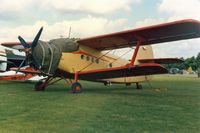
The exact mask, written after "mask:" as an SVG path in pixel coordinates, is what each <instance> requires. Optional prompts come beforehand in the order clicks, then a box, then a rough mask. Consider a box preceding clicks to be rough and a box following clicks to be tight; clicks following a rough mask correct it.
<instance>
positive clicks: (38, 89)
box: [35, 81, 45, 91]
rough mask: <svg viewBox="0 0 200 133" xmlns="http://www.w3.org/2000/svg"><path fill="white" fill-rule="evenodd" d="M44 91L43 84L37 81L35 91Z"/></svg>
mask: <svg viewBox="0 0 200 133" xmlns="http://www.w3.org/2000/svg"><path fill="white" fill-rule="evenodd" d="M43 90H45V86H44V82H42V81H39V82H37V83H36V84H35V91H43Z"/></svg>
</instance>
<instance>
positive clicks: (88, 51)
mask: <svg viewBox="0 0 200 133" xmlns="http://www.w3.org/2000/svg"><path fill="white" fill-rule="evenodd" d="M133 52H134V51H133ZM130 58H131V57H130ZM147 58H153V51H152V47H151V46H145V47H140V49H139V51H138V54H137V58H136V61H135V63H134V64H135V65H138V64H139V62H138V59H147ZM129 63H130V61H127V60H125V59H122V58H119V57H117V56H114V55H111V54H108V52H101V51H98V50H96V49H92V48H90V47H87V46H84V45H80V47H79V50H78V51H76V52H73V53H62V57H61V60H60V63H59V66H58V69H60V70H63V71H65V72H68V73H75V72H79V71H81V72H83V71H90V70H98V69H105V68H114V67H120V66H124V65H126V64H129ZM150 78H151V77H150V76H137V77H123V78H112V79H106V78H105V79H103V80H98V81H100V82H102V81H107V82H113V83H135V82H142V81H146V80H149V79H150Z"/></svg>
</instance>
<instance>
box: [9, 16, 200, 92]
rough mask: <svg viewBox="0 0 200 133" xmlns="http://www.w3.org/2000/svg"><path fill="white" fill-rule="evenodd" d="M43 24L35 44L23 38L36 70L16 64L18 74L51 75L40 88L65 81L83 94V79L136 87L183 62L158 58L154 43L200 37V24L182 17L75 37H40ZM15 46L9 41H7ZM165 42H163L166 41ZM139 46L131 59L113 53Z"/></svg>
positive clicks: (31, 63) (73, 89)
mask: <svg viewBox="0 0 200 133" xmlns="http://www.w3.org/2000/svg"><path fill="white" fill-rule="evenodd" d="M42 30H43V28H41V29H40V30H39V32H38V33H37V35H36V37H35V38H34V40H33V41H32V42H29V43H27V42H26V41H25V40H24V39H23V38H22V37H20V36H19V37H18V39H19V41H20V43H14V44H12V45H13V46H16V45H20V44H21V45H22V46H23V47H24V51H25V53H26V58H25V59H24V61H23V62H22V63H24V62H27V63H28V64H29V65H30V66H31V67H32V68H33V69H32V70H25V69H22V68H21V67H19V68H13V69H12V70H14V71H17V72H23V73H29V74H37V75H43V76H47V78H46V79H45V80H43V81H39V82H38V83H36V85H35V90H36V91H42V90H44V89H45V88H46V87H47V86H48V85H50V84H52V83H55V82H57V81H58V80H61V79H64V80H65V81H66V83H67V84H69V85H70V87H71V91H72V92H73V93H79V92H82V90H83V88H82V86H81V84H80V83H79V80H86V81H93V82H102V83H104V84H105V85H107V84H109V83H120V84H126V85H130V84H131V83H136V86H137V88H138V89H139V88H141V87H142V86H141V84H139V83H141V82H144V81H147V80H150V79H151V78H152V75H157V74H166V73H168V71H167V69H166V68H164V67H163V65H162V64H168V63H178V62H182V61H181V60H179V59H177V58H154V56H153V49H152V47H151V45H153V44H158V43H164V42H172V41H178V40H184V39H192V38H198V37H200V22H199V21H197V20H191V19H187V20H181V21H175V22H170V23H164V24H160V25H153V26H148V27H143V28H138V29H133V30H127V31H122V32H117V33H112V34H105V35H100V36H95V37H89V38H83V39H79V40H74V39H70V38H59V39H53V40H50V41H41V40H39V38H40V36H41V33H42ZM7 45H9V44H7ZM160 45H162V44H160ZM127 47H131V48H133V50H132V51H133V55H132V57H131V60H125V59H122V58H120V57H117V56H114V55H112V54H110V53H109V52H110V51H111V50H114V49H120V48H127Z"/></svg>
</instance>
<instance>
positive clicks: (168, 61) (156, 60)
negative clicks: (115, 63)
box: [138, 58, 184, 64]
mask: <svg viewBox="0 0 200 133" xmlns="http://www.w3.org/2000/svg"><path fill="white" fill-rule="evenodd" d="M138 61H139V62H140V63H157V64H174V63H183V62H184V61H183V60H181V59H178V58H154V59H140V60H138Z"/></svg>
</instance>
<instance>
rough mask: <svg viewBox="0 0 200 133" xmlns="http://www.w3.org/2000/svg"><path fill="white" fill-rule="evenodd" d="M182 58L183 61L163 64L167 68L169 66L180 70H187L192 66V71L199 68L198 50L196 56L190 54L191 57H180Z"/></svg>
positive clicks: (199, 55) (199, 57)
mask: <svg viewBox="0 0 200 133" xmlns="http://www.w3.org/2000/svg"><path fill="white" fill-rule="evenodd" d="M180 59H181V60H183V61H184V62H183V63H180V64H179V63H175V64H168V65H165V67H166V68H167V69H170V68H179V69H180V70H187V69H188V68H189V67H191V68H192V70H193V71H197V70H200V52H199V53H198V54H197V56H196V57H195V56H192V57H191V58H186V59H184V58H180Z"/></svg>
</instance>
